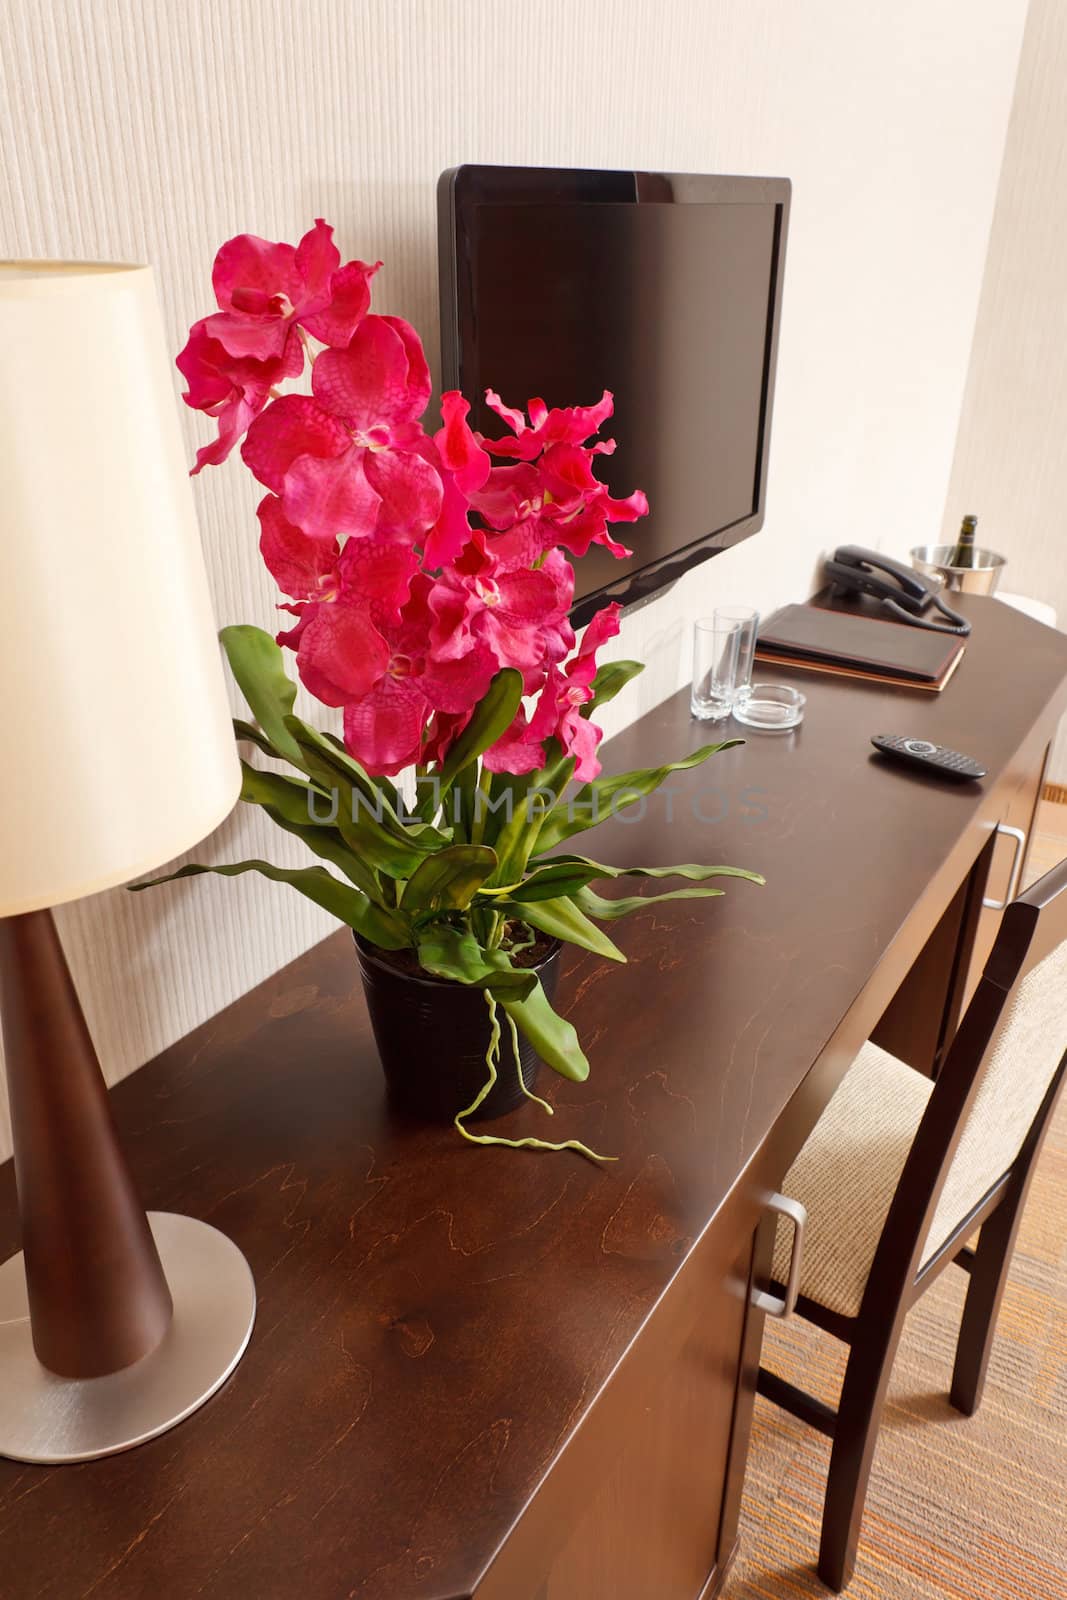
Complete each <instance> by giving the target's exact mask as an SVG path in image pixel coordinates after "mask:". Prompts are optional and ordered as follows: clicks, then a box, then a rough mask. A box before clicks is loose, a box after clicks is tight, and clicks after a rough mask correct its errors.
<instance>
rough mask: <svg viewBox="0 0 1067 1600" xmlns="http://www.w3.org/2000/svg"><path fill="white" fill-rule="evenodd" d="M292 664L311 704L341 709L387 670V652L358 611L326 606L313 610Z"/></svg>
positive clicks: (329, 603) (345, 607)
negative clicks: (294, 664)
mask: <svg viewBox="0 0 1067 1600" xmlns="http://www.w3.org/2000/svg"><path fill="white" fill-rule="evenodd" d="M296 664H297V667H298V668H299V671H300V676H301V679H302V680H303V682H304V685H305V687H306V688H307V689H309V690H310V691H311V693H312V694H313V695H314V696H315V697H316V699H318V700H321V701H322V702H323V704H324V705H328V706H343V705H347V704H348V703H349V701H351V700H356V699H358V698H359V697H360V696H362V695H365V694H367V693H368V692H369V691H370V690H371V689H372V688H373V686H374V684H375V683H377V682H378V680H379V679H380V678H381V676H382V674H383V673H384V672H385V670H386V668H387V667H388V665H389V646H388V645H387V644H386V642H385V640H384V639H383V638H382V636H381V634H380V633H379V632H378V630H377V628H376V627H375V626H374V624H373V622H371V620H370V618H369V617H368V616H367V615H366V613H365V612H364V611H362V610H359V609H357V608H356V607H355V606H349V605H343V604H341V603H340V602H338V601H332V602H327V603H324V604H322V605H317V606H316V607H315V608H314V615H313V616H312V617H311V620H310V621H309V622H308V623H307V626H306V627H305V628H304V629H303V630H302V632H301V636H300V645H299V648H298V650H297V656H296Z"/></svg>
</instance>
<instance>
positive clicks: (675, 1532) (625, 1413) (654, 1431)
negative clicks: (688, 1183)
mask: <svg viewBox="0 0 1067 1600" xmlns="http://www.w3.org/2000/svg"><path fill="white" fill-rule="evenodd" d="M737 1199H738V1200H739V1199H740V1197H737ZM743 1209H744V1211H745V1213H746V1216H747V1222H748V1224H749V1228H748V1231H747V1232H746V1231H739V1227H738V1224H739V1215H740V1208H739V1206H738V1204H737V1202H736V1201H735V1203H734V1204H733V1205H730V1204H729V1203H728V1205H727V1207H725V1208H724V1212H726V1213H728V1215H723V1216H722V1217H721V1220H722V1222H723V1223H724V1226H723V1227H722V1228H721V1229H720V1228H717V1227H713V1228H712V1229H710V1230H709V1232H708V1233H707V1234H705V1236H704V1237H703V1238H702V1239H701V1240H699V1241H698V1243H697V1245H696V1246H695V1247H694V1249H693V1251H692V1253H691V1254H690V1256H689V1258H688V1260H687V1261H686V1263H685V1265H684V1266H683V1267H682V1269H681V1270H680V1272H679V1274H678V1276H677V1277H676V1278H675V1280H674V1281H673V1283H672V1284H671V1285H670V1287H669V1289H668V1290H667V1292H666V1294H665V1295H664V1296H663V1298H662V1299H661V1300H660V1301H659V1303H658V1304H657V1306H656V1307H655V1309H654V1310H653V1311H652V1313H651V1315H650V1317H649V1319H648V1321H647V1322H646V1324H645V1326H644V1327H643V1328H642V1330H641V1332H640V1333H639V1334H638V1336H637V1338H636V1339H635V1340H634V1343H633V1344H632V1345H631V1347H630V1349H629V1350H628V1351H627V1353H626V1355H625V1356H624V1357H623V1359H622V1361H621V1362H620V1364H619V1366H618V1368H617V1369H616V1371H615V1373H614V1374H613V1376H612V1378H611V1379H610V1381H609V1383H608V1385H607V1387H606V1389H605V1391H604V1392H603V1394H602V1395H601V1396H600V1398H599V1399H598V1401H597V1403H596V1405H595V1406H594V1407H593V1410H592V1412H591V1413H590V1414H589V1416H588V1417H587V1418H586V1421H585V1422H584V1423H583V1425H582V1427H581V1429H580V1430H579V1432H578V1434H577V1435H576V1437H575V1438H574V1439H573V1440H572V1442H571V1444H570V1446H569V1447H568V1449H567V1451H566V1452H565V1453H564V1455H563V1457H561V1458H560V1460H559V1461H557V1463H556V1465H555V1466H554V1467H553V1469H552V1471H551V1472H550V1473H549V1476H548V1478H547V1479H546V1480H545V1482H544V1483H543V1484H542V1486H541V1489H540V1490H539V1491H538V1494H537V1496H536V1497H535V1500H534V1501H533V1503H532V1505H531V1506H530V1507H529V1509H528V1510H527V1513H526V1515H525V1516H524V1517H523V1519H522V1521H521V1522H520V1523H519V1524H518V1526H517V1527H516V1528H515V1529H514V1531H513V1533H512V1535H511V1537H510V1538H509V1539H508V1541H507V1543H506V1544H505V1546H504V1548H503V1550H502V1551H501V1552H500V1555H499V1556H498V1557H497V1560H496V1561H495V1562H494V1563H493V1566H492V1567H491V1568H490V1570H489V1572H488V1573H487V1574H486V1577H485V1579H484V1581H483V1582H482V1583H481V1584H480V1585H479V1586H478V1589H477V1590H476V1595H475V1600H651V1597H653V1596H654V1597H655V1600H702V1597H705V1596H710V1595H712V1594H713V1593H715V1592H716V1590H717V1586H718V1581H719V1579H720V1577H721V1576H722V1572H723V1569H724V1562H725V1560H726V1559H728V1557H729V1555H730V1553H731V1551H732V1546H733V1542H734V1537H735V1532H734V1527H733V1520H735V1518H736V1503H735V1502H736V1498H737V1495H736V1493H735V1492H733V1491H732V1490H731V1481H732V1479H733V1478H734V1477H735V1475H736V1476H737V1477H738V1478H739V1476H740V1473H741V1472H742V1471H743V1465H744V1459H743V1458H744V1452H745V1448H746V1447H747V1415H748V1409H750V1406H751V1395H750V1394H746V1393H745V1392H744V1391H745V1390H746V1389H748V1388H751V1387H753V1386H754V1371H753V1370H752V1364H751V1360H750V1359H749V1360H747V1361H746V1359H745V1351H746V1343H747V1344H748V1345H751V1339H752V1333H753V1325H754V1324H755V1323H760V1324H761V1323H762V1315H761V1314H759V1313H755V1312H751V1313H750V1311H749V1283H750V1277H751V1271H752V1262H753V1252H754V1244H755V1225H756V1222H757V1221H758V1218H759V1214H760V1213H759V1210H758V1208H757V1207H756V1206H754V1205H752V1204H743ZM746 1333H747V1335H748V1338H747V1340H746ZM756 1333H757V1338H758V1329H757V1330H756ZM739 1402H740V1405H739ZM739 1409H740V1410H741V1412H742V1414H743V1417H744V1425H745V1426H744V1434H745V1436H744V1437H743V1438H742V1439H740V1440H739V1441H738V1444H737V1446H736V1449H735V1450H733V1451H732V1443H733V1440H734V1434H735V1416H736V1414H737V1413H738V1411H739ZM724 1507H725V1508H726V1522H727V1525H725V1526H724ZM724 1546H725V1548H724Z"/></svg>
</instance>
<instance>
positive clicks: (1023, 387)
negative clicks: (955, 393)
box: [945, 0, 1067, 784]
mask: <svg viewBox="0 0 1067 1600" xmlns="http://www.w3.org/2000/svg"><path fill="white" fill-rule="evenodd" d="M1065 83H1067V5H1064V4H1063V0H1031V6H1030V14H1029V20H1028V22H1027V26H1026V34H1025V38H1024V43H1023V50H1022V56H1021V59H1020V62H1019V79H1018V88H1017V91H1016V95H1015V104H1014V107H1013V109H1012V115H1011V122H1010V124H1009V128H1008V138H1007V145H1006V147H1005V151H1004V169H1003V172H1002V174H1001V179H1000V188H999V190H998V193H997V205H996V211H995V213H994V221H993V229H992V233H991V235H990V241H989V255H988V260H987V263H986V269H985V280H984V283H983V287H982V297H981V301H980V304H979V310H978V321H977V324H976V326H975V335H974V349H973V353H972V357H971V366H970V372H969V374H968V378H967V387H966V390H965V394H964V402H963V413H962V416H961V418H960V432H959V440H958V444H957V447H956V458H955V461H954V463H953V468H952V478H951V481H950V485H949V494H948V501H947V503H946V506H945V537H946V538H948V537H951V536H952V535H953V534H954V533H955V530H956V528H957V527H958V526H959V519H960V517H961V516H962V514H963V513H964V512H965V511H974V512H976V513H977V514H978V519H979V522H978V529H979V534H980V536H981V538H982V540H983V541H984V542H986V543H988V544H990V545H992V546H993V547H994V548H995V549H997V550H1000V551H1001V552H1002V554H1004V555H1006V556H1007V557H1008V561H1009V563H1010V565H1009V566H1008V568H1007V569H1006V571H1005V575H1004V579H1003V587H1004V588H1005V589H1009V590H1014V591H1015V592H1016V593H1020V594H1027V595H1033V596H1034V597H1035V598H1036V599H1039V600H1044V601H1046V602H1047V603H1048V604H1049V605H1052V606H1055V608H1056V612H1057V615H1058V619H1059V626H1060V627H1061V628H1064V629H1067V92H1065V89H1064V85H1065ZM1049 777H1050V779H1051V780H1052V781H1054V782H1056V783H1061V784H1067V726H1065V727H1064V728H1061V731H1060V737H1059V740H1058V741H1057V747H1056V750H1055V752H1054V754H1053V758H1052V763H1051V766H1050V771H1049Z"/></svg>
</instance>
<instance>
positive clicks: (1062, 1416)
mask: <svg viewBox="0 0 1067 1600" xmlns="http://www.w3.org/2000/svg"><path fill="white" fill-rule="evenodd" d="M1038 826H1039V832H1038V833H1037V834H1036V835H1035V840H1034V845H1033V847H1032V851H1031V868H1032V872H1031V876H1036V875H1037V872H1039V871H1043V870H1045V869H1046V868H1047V867H1048V866H1051V865H1052V864H1053V863H1054V862H1055V861H1057V860H1060V859H1061V858H1062V857H1063V856H1064V855H1067V807H1064V806H1057V805H1048V804H1045V805H1043V806H1042V808H1041V816H1040V820H1039V825H1038ZM966 1284H967V1278H966V1274H965V1273H963V1272H961V1271H959V1270H957V1269H956V1268H953V1267H950V1268H949V1269H948V1270H947V1271H946V1272H945V1273H943V1274H942V1276H941V1277H940V1278H939V1279H938V1280H937V1282H936V1283H935V1284H934V1285H933V1287H932V1288H931V1289H930V1290H929V1291H928V1292H927V1293H926V1294H925V1295H923V1297H922V1298H921V1299H920V1300H919V1301H918V1303H917V1304H916V1306H915V1307H914V1309H913V1310H912V1312H911V1315H910V1316H909V1318H908V1322H907V1325H906V1328H905V1332H904V1337H903V1340H902V1341H901V1346H900V1350H899V1352H898V1354H897V1359H896V1365H895V1367H894V1371H893V1378H892V1381H891V1384H890V1390H889V1399H888V1403H887V1405H886V1410H885V1414H884V1417H883V1421H882V1429H881V1435H880V1439H879V1444H878V1450H877V1453H876V1455H875V1460H874V1468H873V1471H872V1474H871V1486H870V1491H869V1494H868V1498H867V1513H866V1517H865V1519H864V1524H863V1535H862V1539H861V1543H860V1553H859V1559H858V1561H857V1564H856V1573H855V1576H854V1578H853V1580H852V1582H851V1584H850V1585H849V1588H848V1591H847V1593H848V1596H849V1600H1067V1100H1064V1101H1062V1102H1061V1105H1060V1109H1059V1113H1058V1116H1057V1119H1056V1123H1055V1125H1054V1127H1053V1128H1052V1130H1051V1131H1050V1133H1049V1137H1048V1140H1047V1142H1046V1144H1045V1148H1044V1151H1043V1153H1042V1157H1041V1161H1040V1163H1039V1165H1038V1169H1037V1174H1036V1176H1035V1178H1034V1183H1033V1187H1032V1189H1031V1191H1030V1199H1029V1203H1028V1205H1027V1208H1026V1214H1025V1216H1024V1218H1023V1223H1022V1229H1021V1237H1020V1241H1019V1245H1018V1247H1017V1250H1016V1254H1015V1259H1014V1263H1013V1266H1012V1273H1011V1281H1010V1283H1009V1285H1008V1289H1007V1291H1006V1294H1005V1298H1004V1304H1003V1306H1002V1308H1001V1313H1000V1322H999V1325H998V1335H997V1340H996V1343H995V1346H994V1350H993V1357H992V1361H991V1363H990V1371H989V1378H988V1382H987V1385H986V1391H985V1397H984V1399H983V1401H982V1405H981V1407H980V1409H979V1411H978V1414H977V1415H976V1416H974V1417H969V1418H966V1417H961V1416H960V1415H959V1413H958V1412H956V1411H954V1410H953V1409H952V1407H951V1406H950V1405H949V1403H948V1383H949V1377H950V1375H951V1371H952V1360H953V1353H954V1349H955V1335H956V1331H957V1329H958V1327H959V1319H960V1313H961V1311H962V1308H963V1297H964V1291H965V1289H966ZM765 1354H766V1360H767V1364H768V1365H769V1366H772V1367H773V1368H774V1369H775V1370H776V1371H778V1372H781V1373H782V1374H783V1375H784V1376H785V1377H787V1378H790V1379H792V1380H793V1382H795V1383H799V1384H802V1385H803V1387H805V1388H807V1389H809V1390H811V1392H812V1393H814V1394H817V1395H818V1396H819V1397H820V1398H821V1399H823V1400H826V1401H827V1402H829V1403H831V1404H836V1400H837V1393H838V1389H839V1387H840V1382H841V1376H842V1373H843V1371H844V1354H845V1349H844V1346H843V1345H840V1344H838V1343H837V1341H836V1340H834V1339H831V1338H830V1337H829V1336H828V1335H826V1334H823V1333H819V1332H818V1330H817V1329H815V1328H813V1327H811V1326H810V1324H808V1323H805V1322H802V1321H800V1320H799V1319H795V1320H794V1321H793V1322H791V1323H789V1324H775V1323H771V1324H768V1330H767V1336H766V1346H765ZM829 1453H830V1445H829V1441H828V1440H826V1439H824V1438H822V1437H821V1435H819V1434H816V1433H814V1432H812V1431H811V1430H810V1429H807V1428H805V1427H804V1426H803V1425H802V1424H801V1423H799V1422H797V1421H796V1420H795V1419H794V1418H792V1417H790V1416H788V1415H787V1414H786V1413H785V1412H783V1411H779V1410H778V1409H777V1408H776V1407H774V1406H771V1405H770V1404H768V1403H767V1402H766V1401H764V1400H762V1399H757V1401H756V1417H755V1423H754V1426H753V1437H752V1450H751V1455H750V1459H749V1471H748V1478H747V1483H746V1503H745V1510H744V1515H743V1523H742V1530H741V1533H742V1548H741V1554H740V1556H739V1557H738V1561H737V1564H736V1565H735V1567H734V1570H733V1573H732V1575H731V1578H730V1581H729V1582H728V1584H727V1586H726V1589H725V1591H724V1600H804V1597H808V1596H810V1597H813V1600H814V1597H817V1596H825V1594H826V1592H827V1591H826V1590H825V1589H824V1588H823V1586H822V1585H821V1584H820V1582H819V1580H818V1578H817V1576H816V1574H815V1567H814V1564H815V1559H816V1556H817V1553H818V1545H819V1527H820V1523H821V1518H822V1496H823V1489H824V1486H825V1482H826V1468H827V1464H828V1461H829Z"/></svg>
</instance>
